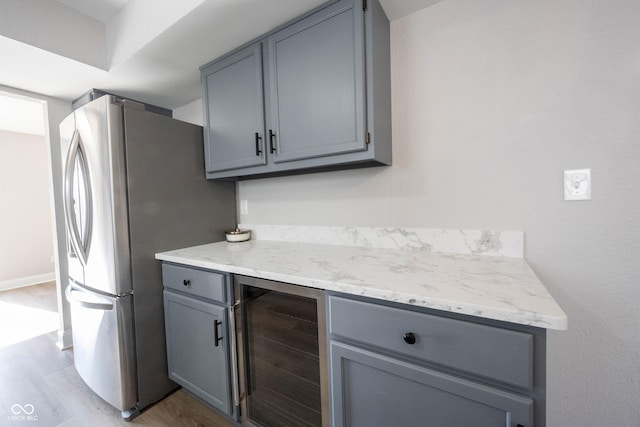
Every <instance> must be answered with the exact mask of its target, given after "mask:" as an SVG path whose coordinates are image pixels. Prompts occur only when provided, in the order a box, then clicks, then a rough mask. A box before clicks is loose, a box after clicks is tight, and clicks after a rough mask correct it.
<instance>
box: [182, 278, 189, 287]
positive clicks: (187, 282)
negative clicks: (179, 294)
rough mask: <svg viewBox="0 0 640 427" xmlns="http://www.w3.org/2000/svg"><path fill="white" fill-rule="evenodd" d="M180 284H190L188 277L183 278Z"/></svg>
mask: <svg viewBox="0 0 640 427" xmlns="http://www.w3.org/2000/svg"><path fill="white" fill-rule="evenodd" d="M182 284H183V285H185V286H190V285H191V280H189V279H184V280H183V281H182Z"/></svg>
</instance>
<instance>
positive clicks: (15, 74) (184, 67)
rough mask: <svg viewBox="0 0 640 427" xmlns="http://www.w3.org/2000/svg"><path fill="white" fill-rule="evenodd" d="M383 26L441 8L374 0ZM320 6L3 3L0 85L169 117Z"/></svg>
mask: <svg viewBox="0 0 640 427" xmlns="http://www.w3.org/2000/svg"><path fill="white" fill-rule="evenodd" d="M380 1H381V3H382V6H383V8H384V9H385V11H386V13H387V16H388V17H389V18H390V20H394V19H398V18H400V17H402V16H405V15H407V14H409V13H412V12H414V11H416V10H418V9H421V8H424V7H427V6H430V5H431V4H433V3H436V2H438V1H440V0H380ZM325 2H326V0H269V1H265V0H180V1H174V0H91V1H87V0H57V1H56V0H46V1H37V0H3V1H2V3H0V57H1V58H3V61H2V66H1V67H0V85H6V86H10V87H15V88H18V89H22V90H27V91H31V92H35V93H40V94H43V95H47V96H52V97H56V98H60V99H64V100H69V101H71V100H73V99H75V98H77V97H79V96H80V95H82V94H83V93H84V92H86V91H87V90H89V89H91V88H98V89H103V90H106V91H110V92H116V93H119V94H121V95H123V96H128V97H131V98H134V99H138V100H141V101H144V102H148V103H151V104H155V105H159V106H162V107H165V108H170V109H174V108H177V107H179V106H182V105H185V104H187V103H189V102H191V101H193V100H195V99H198V98H200V75H199V67H200V66H201V65H203V64H205V63H207V62H209V61H210V60H212V59H214V58H216V57H218V56H220V55H222V54H224V53H225V52H228V51H230V50H232V49H234V48H236V47H238V46H240V45H242V44H244V43H246V42H248V41H250V40H251V39H253V38H255V37H258V36H260V35H261V34H263V33H265V32H267V31H269V30H271V29H273V28H275V27H277V26H279V25H281V24H284V23H285V22H287V21H289V20H291V19H293V18H295V17H296V16H298V15H300V14H302V13H305V12H307V11H309V10H311V9H313V8H315V7H317V6H319V5H321V4H323V3H325Z"/></svg>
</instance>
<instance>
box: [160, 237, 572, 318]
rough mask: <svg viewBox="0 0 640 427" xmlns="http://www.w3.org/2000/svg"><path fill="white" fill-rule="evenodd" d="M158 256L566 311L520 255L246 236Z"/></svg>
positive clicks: (506, 307) (480, 307)
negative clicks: (486, 254) (303, 241)
mask: <svg viewBox="0 0 640 427" xmlns="http://www.w3.org/2000/svg"><path fill="white" fill-rule="evenodd" d="M156 259H159V260H163V261H168V262H173V263H178V264H183V265H188V266H194V267H202V268H207V269H212V270H218V271H225V272H229V273H235V274H242V275H246V276H253V277H259V278H264V279H269V280H276V281H280V282H286V283H292V284H295V285H301V286H308V287H312V288H319V289H325V290H331V291H336V292H343V293H346V294H352V295H361V296H366V297H371V298H377V299H381V300H387V301H394V302H399V303H404V304H410V305H415V306H420V307H428V308H431V309H435V310H442V311H448V312H453V313H460V314H466V315H471V316H477V317H482V318H487V319H494V320H500V321H505V322H511V323H517V324H523V325H530V326H535V327H540V328H546V329H556V330H565V329H567V316H566V315H565V313H564V312H563V311H562V309H561V308H560V307H559V306H558V304H557V303H556V302H555V300H554V299H553V297H552V296H551V295H550V294H549V292H548V291H547V289H546V288H545V287H544V285H543V284H542V283H541V282H540V280H539V279H538V278H537V277H536V275H535V273H534V272H533V271H532V270H531V267H529V265H528V264H527V263H526V261H525V260H524V259H522V258H507V257H487V256H480V255H461V254H446V253H434V252H429V251H421V250H415V251H414V250H402V249H379V248H366V247H355V246H336V245H327V244H314V243H296V242H282V241H269V240H252V241H248V242H242V243H227V242H218V243H211V244H207V245H202V246H194V247H190V248H185V249H178V250H174V251H168V252H162V253H158V254H156Z"/></svg>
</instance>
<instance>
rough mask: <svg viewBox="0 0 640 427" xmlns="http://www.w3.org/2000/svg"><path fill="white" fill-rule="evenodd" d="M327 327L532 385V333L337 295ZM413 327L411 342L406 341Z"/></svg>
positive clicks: (457, 366) (391, 349)
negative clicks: (413, 338) (413, 340)
mask: <svg viewBox="0 0 640 427" xmlns="http://www.w3.org/2000/svg"><path fill="white" fill-rule="evenodd" d="M329 332H330V333H331V334H332V335H333V336H334V337H336V338H339V337H343V338H346V339H349V340H353V341H356V342H360V343H363V344H366V345H371V346H375V347H379V348H381V349H384V350H386V351H389V352H393V353H396V354H400V355H405V356H409V357H412V358H414V359H417V360H422V361H426V362H431V363H437V364H440V365H443V366H447V367H450V368H454V369H458V370H461V371H466V372H469V373H472V374H476V375H481V376H484V377H487V378H492V379H495V380H498V381H502V382H505V383H508V384H512V385H516V386H518V387H524V388H528V389H530V388H531V387H532V375H533V336H532V335H531V334H528V333H526V332H517V331H511V330H507V329H501V328H496V327H492V326H486V325H480V324H476V323H472V322H466V321H462V320H455V319H449V318H446V317H439V316H434V315H429V314H424V313H418V312H414V311H409V310H402V309H398V308H392V307H387V306H383V305H377V304H372V303H367V302H362V301H354V300H349V299H345V298H340V297H336V296H330V297H329ZM407 333H412V334H413V336H414V337H415V342H414V343H413V344H408V343H407V342H405V339H404V337H405V334H407Z"/></svg>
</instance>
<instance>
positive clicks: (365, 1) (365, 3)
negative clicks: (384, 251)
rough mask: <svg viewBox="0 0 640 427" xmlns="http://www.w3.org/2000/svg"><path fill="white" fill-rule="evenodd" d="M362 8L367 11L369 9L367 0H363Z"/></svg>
mask: <svg viewBox="0 0 640 427" xmlns="http://www.w3.org/2000/svg"><path fill="white" fill-rule="evenodd" d="M362 10H364V11H365V12H366V10H367V0H362Z"/></svg>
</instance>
